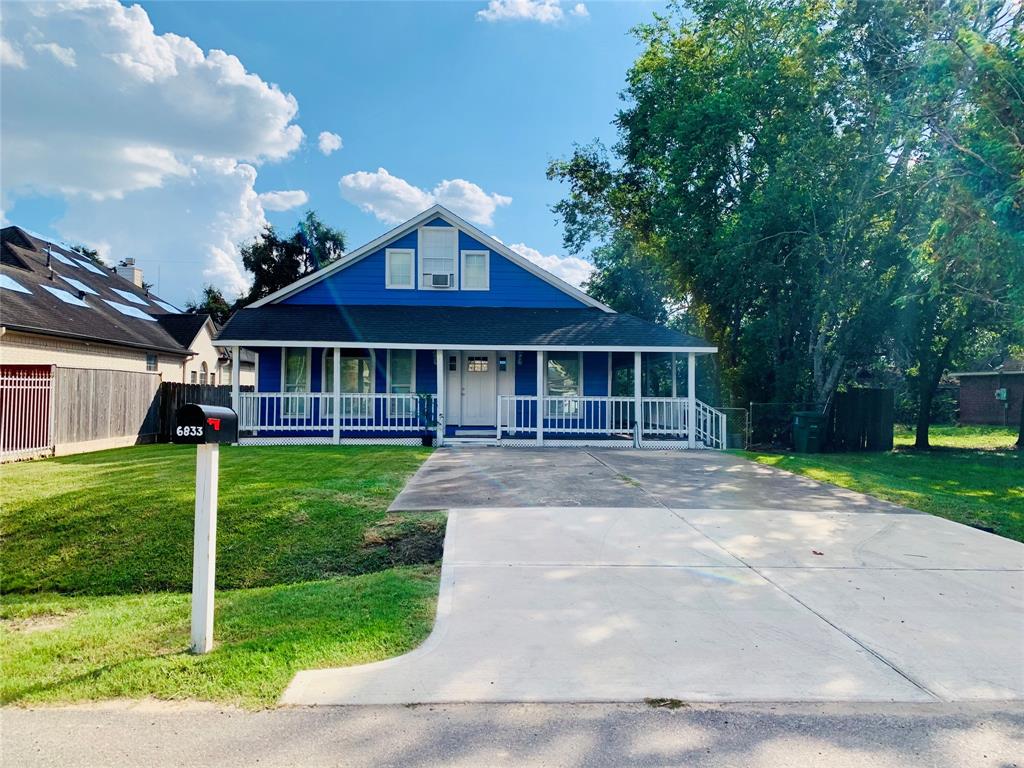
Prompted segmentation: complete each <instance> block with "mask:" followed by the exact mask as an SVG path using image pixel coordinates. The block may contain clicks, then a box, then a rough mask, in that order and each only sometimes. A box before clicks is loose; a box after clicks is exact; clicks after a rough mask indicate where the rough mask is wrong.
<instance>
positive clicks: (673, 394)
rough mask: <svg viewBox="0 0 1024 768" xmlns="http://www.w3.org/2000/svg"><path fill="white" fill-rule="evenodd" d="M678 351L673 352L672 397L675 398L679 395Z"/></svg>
mask: <svg viewBox="0 0 1024 768" xmlns="http://www.w3.org/2000/svg"><path fill="white" fill-rule="evenodd" d="M676 392H677V387H676V353H675V352H673V353H672V399H673V400H675V399H676V398H677V397H679V395H678V394H677V393H676Z"/></svg>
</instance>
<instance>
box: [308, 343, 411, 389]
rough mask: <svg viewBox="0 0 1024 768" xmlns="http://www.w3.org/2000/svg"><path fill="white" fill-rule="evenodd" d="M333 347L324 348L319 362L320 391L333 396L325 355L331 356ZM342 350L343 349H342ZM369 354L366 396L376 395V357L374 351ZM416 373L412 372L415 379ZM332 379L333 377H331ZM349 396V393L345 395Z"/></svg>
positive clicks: (332, 383)
mask: <svg viewBox="0 0 1024 768" xmlns="http://www.w3.org/2000/svg"><path fill="white" fill-rule="evenodd" d="M333 349H334V347H325V348H324V354H323V358H322V359H321V360H320V391H321V392H324V393H327V394H331V395H333V394H334V382H333V381H328V380H327V355H329V354H331V352H332V351H333ZM342 349H343V347H342ZM369 352H370V391H369V392H368V393H367V394H371V395H372V394H376V392H377V355H376V353H375V352H374V350H372V349H371V350H369ZM415 375H416V372H415V371H413V376H414V377H415ZM332 378H333V377H332ZM345 394H349V393H345Z"/></svg>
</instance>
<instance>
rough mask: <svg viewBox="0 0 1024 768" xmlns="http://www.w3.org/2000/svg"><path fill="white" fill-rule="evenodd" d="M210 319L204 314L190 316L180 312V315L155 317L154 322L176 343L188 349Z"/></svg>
mask: <svg viewBox="0 0 1024 768" xmlns="http://www.w3.org/2000/svg"><path fill="white" fill-rule="evenodd" d="M209 319H210V316H209V315H206V314H192V313H190V312H182V313H180V314H174V315H172V314H170V313H167V314H164V315H156V320H157V322H158V323H160V325H162V326H163V328H164V330H165V331H167V332H168V333H169V334H170V335H171V336H172V337H173V338H174V340H175V341H176V342H178V343H179V344H181V346H183V347H190V346H191V345H192V340H193V339H195V337H196V334H197V333H199V331H201V330H202V329H203V326H204V325H206V321H207V320H209Z"/></svg>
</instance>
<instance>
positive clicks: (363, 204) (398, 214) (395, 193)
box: [338, 168, 512, 226]
mask: <svg viewBox="0 0 1024 768" xmlns="http://www.w3.org/2000/svg"><path fill="white" fill-rule="evenodd" d="M338 187H339V189H340V190H341V196H342V197H344V198H345V199H346V200H348V201H349V202H350V203H353V204H355V205H357V206H359V208H360V209H361V210H363V211H366V212H367V213H372V214H373V215H374V216H376V217H377V218H378V219H380V220H381V221H383V222H386V223H388V224H399V223H401V222H403V221H405V220H406V219H408V218H411V217H413V216H415V215H416V214H417V213H419V212H420V211H422V210H424V209H426V208H429V207H430V206H432V205H433V204H434V203H440V204H441V205H443V206H445V207H446V208H450V209H451V210H452V211H454V212H455V213H457V214H459V215H460V216H462V217H463V218H465V219H467V220H468V221H472V222H473V223H474V224H480V225H482V226H490V225H491V224H493V223H494V212H495V210H496V209H497V208H498V207H499V206H502V205H508V204H509V203H511V202H512V198H511V197H507V196H505V195H499V194H494V193H488V192H485V191H484V190H483V189H481V188H480V187H479V186H477V185H476V184H474V183H473V182H471V181H466V180H465V179H445V180H444V181H442V182H441V183H440V184H438V185H437V186H435V187H434V188H433V189H432V190H430V191H429V192H428V191H426V190H423V189H420V188H419V187H417V186H415V185H413V184H410V183H409V182H408V181H406V180H405V179H403V178H400V177H398V176H392V175H391V174H390V173H388V171H387V170H386V169H385V168H378V169H377V170H376V171H357V172H356V173H350V174H348V175H346V176H342V177H341V180H340V181H339V182H338Z"/></svg>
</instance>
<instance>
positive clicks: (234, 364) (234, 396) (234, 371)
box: [183, 347, 242, 414]
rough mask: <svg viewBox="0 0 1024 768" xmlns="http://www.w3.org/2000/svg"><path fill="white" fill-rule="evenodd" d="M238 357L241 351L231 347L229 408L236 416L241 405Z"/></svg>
mask: <svg viewBox="0 0 1024 768" xmlns="http://www.w3.org/2000/svg"><path fill="white" fill-rule="evenodd" d="M240 356H241V350H240V349H239V348H238V347H232V348H231V408H232V409H233V410H234V412H235V413H236V414H237V413H238V409H239V408H240V407H241V405H242V403H241V402H240V397H239V394H238V393H239V389H238V379H239V373H238V371H239V368H240V366H239V360H238V358H239V357H240ZM183 381H184V379H183Z"/></svg>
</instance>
